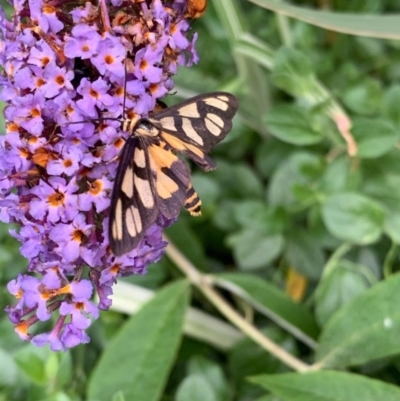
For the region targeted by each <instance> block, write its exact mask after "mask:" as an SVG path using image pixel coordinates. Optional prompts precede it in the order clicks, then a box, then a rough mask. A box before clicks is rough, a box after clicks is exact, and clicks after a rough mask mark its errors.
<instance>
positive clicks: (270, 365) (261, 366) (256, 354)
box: [228, 327, 297, 382]
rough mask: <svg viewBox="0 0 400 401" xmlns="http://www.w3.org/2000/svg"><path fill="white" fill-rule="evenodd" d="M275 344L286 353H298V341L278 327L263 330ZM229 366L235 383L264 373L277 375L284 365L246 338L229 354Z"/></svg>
mask: <svg viewBox="0 0 400 401" xmlns="http://www.w3.org/2000/svg"><path fill="white" fill-rule="evenodd" d="M261 331H262V332H263V334H265V336H267V337H268V338H269V339H270V340H272V341H273V342H274V343H275V344H277V345H279V346H281V347H284V348H285V350H286V351H288V352H291V353H296V351H297V349H296V341H295V339H294V338H293V337H290V335H289V334H287V333H285V332H284V331H283V330H281V329H279V328H277V327H269V328H268V329H262V330H261ZM228 366H229V372H230V374H231V376H233V378H234V380H235V381H238V382H243V381H244V380H246V377H248V376H254V375H258V374H262V373H277V372H281V371H282V369H284V368H285V367H284V364H283V363H282V362H281V361H279V359H277V358H275V357H274V356H273V355H272V354H270V353H269V352H265V349H264V348H262V347H261V346H260V345H259V344H257V343H255V342H254V341H253V340H251V339H250V338H244V339H243V340H241V341H240V342H239V343H238V344H236V345H235V347H234V348H233V349H232V350H230V352H229V354H228Z"/></svg>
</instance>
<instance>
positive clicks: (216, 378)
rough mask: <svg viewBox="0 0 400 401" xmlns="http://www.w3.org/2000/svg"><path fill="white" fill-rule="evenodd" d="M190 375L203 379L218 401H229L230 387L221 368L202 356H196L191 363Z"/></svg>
mask: <svg viewBox="0 0 400 401" xmlns="http://www.w3.org/2000/svg"><path fill="white" fill-rule="evenodd" d="M189 374H190V375H197V376H201V377H203V378H204V379H205V380H206V381H207V382H208V384H209V385H210V386H211V388H212V389H213V392H214V394H215V395H216V399H217V400H218V401H228V399H229V385H228V382H227V380H226V377H225V374H224V371H223V370H222V368H221V366H219V365H218V364H216V363H215V362H211V361H210V360H208V359H206V358H204V357H202V356H195V357H193V358H192V359H191V360H190V361H189Z"/></svg>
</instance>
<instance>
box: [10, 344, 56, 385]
mask: <svg viewBox="0 0 400 401" xmlns="http://www.w3.org/2000/svg"><path fill="white" fill-rule="evenodd" d="M50 354H51V351H50V350H49V348H47V347H46V348H36V347H34V346H32V345H31V344H29V345H26V346H25V347H23V348H22V349H21V350H19V351H18V352H16V353H15V354H14V361H15V363H16V364H17V365H18V367H19V368H20V369H21V371H22V372H24V374H25V375H26V376H27V377H28V378H29V380H31V381H32V382H33V383H35V384H37V385H39V386H45V385H46V382H47V377H46V370H45V366H46V359H47V358H48V357H49V355H50Z"/></svg>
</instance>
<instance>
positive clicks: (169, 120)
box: [160, 117, 176, 131]
mask: <svg viewBox="0 0 400 401" xmlns="http://www.w3.org/2000/svg"><path fill="white" fill-rule="evenodd" d="M160 123H161V125H162V126H163V128H164V129H167V130H169V131H176V126H175V120H174V117H164V118H162V119H161V120H160Z"/></svg>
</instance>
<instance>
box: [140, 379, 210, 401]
mask: <svg viewBox="0 0 400 401" xmlns="http://www.w3.org/2000/svg"><path fill="white" fill-rule="evenodd" d="M135 401H136V400H135ZM175 401H218V398H217V396H216V394H215V392H214V390H213V388H212V387H211V385H210V383H209V382H208V381H207V380H206V379H205V378H204V377H203V376H201V375H190V376H188V377H186V378H185V380H183V382H182V383H181V385H180V386H179V388H178V391H177V394H176V397H175Z"/></svg>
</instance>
